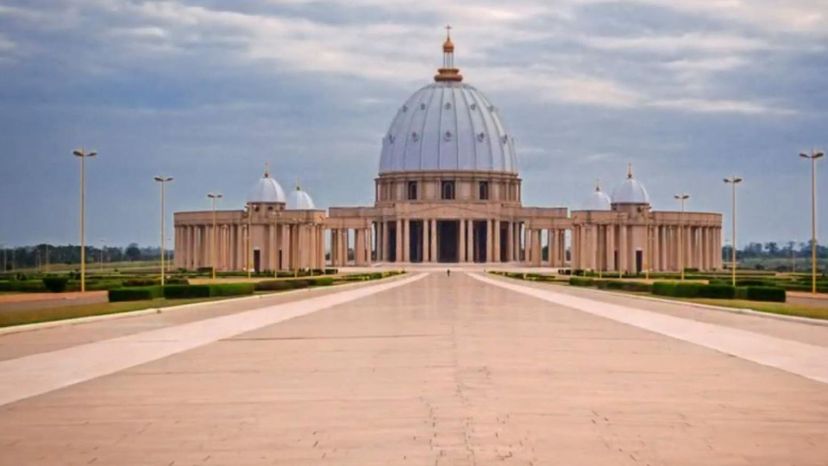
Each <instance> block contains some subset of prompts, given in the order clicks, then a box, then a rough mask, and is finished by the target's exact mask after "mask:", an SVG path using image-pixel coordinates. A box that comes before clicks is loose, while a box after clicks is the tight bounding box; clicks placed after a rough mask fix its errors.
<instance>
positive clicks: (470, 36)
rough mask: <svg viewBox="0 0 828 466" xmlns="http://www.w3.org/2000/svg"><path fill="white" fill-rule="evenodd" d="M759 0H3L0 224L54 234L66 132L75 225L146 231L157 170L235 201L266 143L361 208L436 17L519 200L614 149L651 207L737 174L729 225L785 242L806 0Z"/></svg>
mask: <svg viewBox="0 0 828 466" xmlns="http://www.w3.org/2000/svg"><path fill="white" fill-rule="evenodd" d="M778 3H779V2H772V1H770V0H757V1H755V2H750V4H746V3H742V2H732V1H724V0H722V1H719V0H704V1H702V0H698V1H696V0H692V1H682V2H667V1H656V0H651V1H648V0H642V1H634V2H614V3H606V2H601V1H590V0H564V1H559V2H554V3H552V4H550V3H549V2H547V1H541V0H519V1H516V2H509V3H508V4H504V3H503V2H495V1H486V0H478V1H464V2H452V4H451V5H448V6H447V5H445V2H441V1H437V0H424V1H420V2H410V1H402V0H385V1H379V0H354V1H349V2H325V1H310V0H308V1H303V0H293V1H279V2H275V1H260V2H244V3H243V4H240V5H235V4H229V3H227V2H218V1H214V2H209V1H208V2H195V1H183V0H182V1H168V2H142V1H126V0H106V1H104V0H77V1H69V0H51V1H47V2H38V3H37V4H34V5H33V4H31V3H30V2H23V1H17V2H15V1H12V2H7V4H6V5H3V6H0V30H2V31H3V32H2V34H0V103H2V105H0V137H2V139H3V140H4V144H5V149H6V150H5V151H4V153H3V155H2V156H0V171H2V172H3V173H4V174H9V173H11V174H14V175H13V176H11V177H9V176H8V175H7V177H8V178H9V179H7V180H6V182H4V183H3V184H2V185H0V196H3V198H4V199H15V200H16V202H7V205H6V207H4V212H5V213H6V214H7V216H8V217H10V218H14V219H15V221H14V222H3V226H2V228H0V241H2V242H6V243H15V244H23V243H31V242H35V241H41V240H49V241H61V242H68V241H74V238H75V236H76V235H75V230H76V227H75V225H76V220H75V218H74V211H75V208H76V203H77V200H76V197H77V196H76V194H77V193H76V191H77V188H76V183H77V167H76V161H75V160H73V159H72V157H71V156H70V155H69V154H70V151H71V149H72V148H73V147H74V146H77V145H81V144H86V145H94V146H96V148H97V149H99V151H100V153H101V157H100V158H99V159H98V160H95V161H93V162H92V163H91V164H90V167H89V169H90V185H89V190H90V199H91V200H90V205H89V212H90V213H89V218H90V228H89V229H90V231H91V232H93V233H91V234H92V235H93V236H101V237H106V238H108V239H110V240H111V241H114V242H122V243H123V242H128V241H133V240H136V241H140V242H143V243H150V242H153V241H155V229H156V219H157V215H156V212H155V209H156V203H155V198H154V196H156V195H157V193H156V192H155V188H156V187H155V186H154V185H153V183H152V181H151V178H152V176H153V175H155V174H158V173H161V172H164V173H169V174H172V175H174V176H176V181H175V186H174V187H172V189H171V193H170V203H171V205H172V208H173V209H176V210H182V209H197V208H205V207H206V206H207V203H206V201H205V199H204V194H205V193H206V192H207V191H210V190H219V191H223V192H224V193H225V195H226V199H225V206H228V207H229V206H233V207H237V206H239V205H240V204H241V203H242V202H243V199H244V196H245V194H246V190H247V188H248V187H249V186H250V185H251V184H252V183H253V182H254V181H255V179H256V178H257V177H258V176H259V174H260V172H261V169H262V167H263V164H264V162H265V161H270V162H271V163H272V164H273V167H274V171H275V172H276V174H277V176H278V179H279V180H280V181H281V182H282V183H283V184H284V185H286V186H290V185H292V184H293V183H294V182H295V181H296V180H297V179H298V180H300V181H301V182H302V184H303V186H304V187H306V188H307V189H308V190H309V191H310V192H311V194H312V195H314V197H315V198H316V200H317V204H320V205H326V206H327V205H353V204H367V203H370V202H371V196H372V194H373V184H372V179H373V177H374V176H375V174H376V168H377V160H378V157H379V149H380V143H379V141H380V138H381V137H382V135H383V134H384V131H385V130H386V127H387V125H388V123H389V121H390V119H391V117H392V116H393V114H394V112H395V110H396V108H397V106H399V105H400V104H401V103H402V102H403V101H404V100H405V98H406V97H407V96H408V95H409V94H410V93H411V92H413V91H414V90H415V89H416V88H417V87H418V86H420V85H423V84H426V83H427V82H428V81H429V80H430V77H431V75H432V74H433V72H434V68H436V65H437V64H438V62H439V44H440V42H441V40H442V35H443V31H442V29H441V27H442V25H444V24H445V23H452V24H453V25H454V27H455V29H454V37H455V43H456V44H457V54H458V57H457V62H458V64H459V65H460V66H461V68H462V69H463V73H464V75H465V76H466V78H467V80H468V81H469V82H470V83H472V84H473V85H476V86H478V87H479V88H480V89H482V90H483V91H484V92H486V93H487V94H488V95H489V97H490V98H491V99H492V100H493V101H494V102H495V103H496V104H497V105H498V106H499V108H500V111H501V114H502V115H503V116H504V118H505V120H506V122H507V124H508V125H509V127H510V129H511V131H512V132H513V133H514V134H515V137H516V139H517V141H518V146H517V148H518V154H519V157H520V159H521V167H522V176H523V178H524V179H525V188H526V189H525V195H526V197H527V203H529V204H533V205H567V206H570V207H577V206H578V205H579V204H580V202H581V201H582V199H583V198H584V197H585V196H586V195H587V194H588V193H589V192H590V190H591V187H592V185H593V183H594V179H595V178H601V179H602V180H603V183H602V184H603V185H604V186H605V187H606V188H607V189H611V187H612V185H613V184H614V183H616V182H618V181H620V180H621V179H623V176H624V173H625V167H626V163H627V162H628V161H631V162H633V163H634V165H635V168H636V173H637V174H638V176H639V178H640V179H642V181H644V182H645V183H646V184H647V185H648V188H649V189H650V191H651V195H652V197H653V198H654V202H655V204H656V205H657V206H658V207H660V208H670V207H672V206H671V202H670V199H671V196H672V194H673V191H675V190H682V191H691V192H692V193H693V196H694V197H693V206H694V207H695V208H699V209H703V210H715V211H726V210H727V208H728V204H727V196H726V195H725V194H726V193H725V192H724V188H723V187H722V186H720V184H721V182H720V178H721V177H722V174H723V173H731V172H737V173H739V174H740V175H743V176H745V177H746V179H747V181H746V184H745V185H744V188H745V189H744V196H745V202H746V205H745V206H744V208H743V210H742V211H743V212H744V216H743V217H742V218H741V221H742V222H744V225H743V228H742V231H743V232H746V233H745V234H746V235H748V234H750V235H751V239H756V240H765V239H787V238H797V239H802V238H804V237H805V236H806V235H807V229H806V228H805V226H806V225H807V212H806V210H804V209H802V208H801V207H802V205H803V203H804V202H806V201H807V199H808V197H807V186H806V184H805V181H806V180H807V177H806V173H805V171H806V170H805V169H806V167H804V166H802V164H801V163H800V162H799V161H798V160H796V159H795V154H796V152H797V151H799V150H800V149H802V148H804V147H802V146H810V145H812V144H816V145H819V144H825V133H824V127H825V121H826V118H825V117H826V113H825V110H824V109H825V105H826V104H827V103H828V91H826V90H825V88H824V85H823V84H822V83H823V82H824V76H825V73H826V71H828V59H826V58H825V54H824V44H825V39H826V33H825V30H824V28H822V27H820V24H824V20H825V13H824V12H825V11H826V10H827V9H826V8H825V6H826V5H825V4H824V2H815V1H805V0H795V1H788V2H785V4H784V5H780V4H778ZM821 194H822V195H823V197H824V195H825V194H826V188H824V187H823V188H821ZM767 210H772V211H774V220H773V221H770V220H769V216H768V215H767V214H766V212H767ZM55 212H60V214H55ZM822 227H823V228H825V227H826V224H825V220H824V219H823V225H822Z"/></svg>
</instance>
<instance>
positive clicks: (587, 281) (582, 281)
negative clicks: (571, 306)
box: [569, 276, 595, 286]
mask: <svg viewBox="0 0 828 466" xmlns="http://www.w3.org/2000/svg"><path fill="white" fill-rule="evenodd" d="M569 284H570V285H572V286H594V285H595V280H593V279H591V278H581V277H577V276H575V277H570V278H569Z"/></svg>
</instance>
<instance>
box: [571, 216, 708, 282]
mask: <svg viewBox="0 0 828 466" xmlns="http://www.w3.org/2000/svg"><path fill="white" fill-rule="evenodd" d="M571 243H572V244H571V248H572V264H571V266H572V268H573V269H585V270H604V271H623V272H638V271H643V270H651V271H678V270H680V269H681V267H682V266H683V267H684V268H695V269H699V270H712V269H719V268H721V265H722V259H721V247H722V245H721V228H720V227H716V226H698V225H650V226H646V225H614V224H585V225H574V226H573V227H572V242H571Z"/></svg>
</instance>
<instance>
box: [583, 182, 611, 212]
mask: <svg viewBox="0 0 828 466" xmlns="http://www.w3.org/2000/svg"><path fill="white" fill-rule="evenodd" d="M611 204H612V200H611V199H610V197H609V196H608V195H607V193H605V192H603V191H601V186H600V185H598V183H596V184H595V191H592V194H590V195H589V197H588V198H587V199H586V202H584V210H610V206H611Z"/></svg>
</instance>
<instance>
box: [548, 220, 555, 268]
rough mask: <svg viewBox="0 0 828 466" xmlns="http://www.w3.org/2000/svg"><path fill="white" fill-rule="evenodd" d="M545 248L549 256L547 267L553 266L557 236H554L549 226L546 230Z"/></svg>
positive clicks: (553, 231)
mask: <svg viewBox="0 0 828 466" xmlns="http://www.w3.org/2000/svg"><path fill="white" fill-rule="evenodd" d="M546 236H547V238H546V250H547V251H549V257H547V258H546V259H547V264H549V267H555V258H556V255H557V238H556V237H555V230H554V229H552V228H550V229H549V230H547V232H546Z"/></svg>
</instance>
